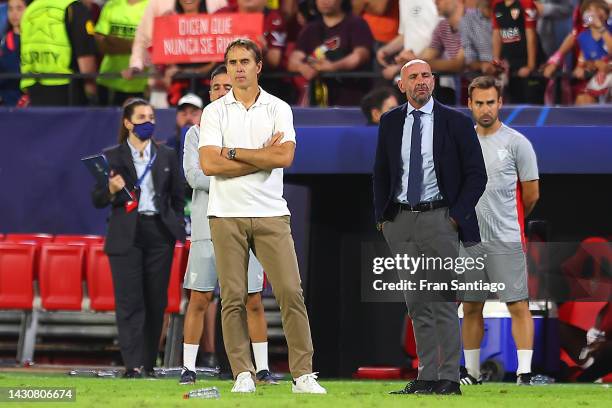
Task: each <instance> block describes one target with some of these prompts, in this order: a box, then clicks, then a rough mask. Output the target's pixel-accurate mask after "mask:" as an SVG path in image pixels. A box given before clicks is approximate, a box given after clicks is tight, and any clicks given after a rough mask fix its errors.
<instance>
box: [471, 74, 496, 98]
mask: <svg viewBox="0 0 612 408" xmlns="http://www.w3.org/2000/svg"><path fill="white" fill-rule="evenodd" d="M491 88H495V90H496V91H497V97H498V98H499V97H500V96H502V87H501V84H500V83H499V81H498V80H496V79H495V78H493V77H492V76H485V75H483V76H479V77H476V78H474V80H473V81H472V82H471V83H470V86H468V97H469V98H470V99H472V92H473V91H474V89H491Z"/></svg>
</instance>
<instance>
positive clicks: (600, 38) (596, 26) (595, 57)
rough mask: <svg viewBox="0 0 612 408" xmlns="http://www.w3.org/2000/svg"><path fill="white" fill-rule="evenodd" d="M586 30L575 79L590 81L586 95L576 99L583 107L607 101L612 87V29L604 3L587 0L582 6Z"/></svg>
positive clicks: (583, 93) (580, 37)
mask: <svg viewBox="0 0 612 408" xmlns="http://www.w3.org/2000/svg"><path fill="white" fill-rule="evenodd" d="M580 9H581V11H582V16H583V20H584V25H585V26H586V27H587V29H586V30H584V31H583V32H581V33H580V34H578V36H577V37H576V40H577V42H578V46H579V48H580V55H579V57H578V64H577V66H576V69H574V76H575V77H576V78H578V79H588V78H589V77H591V78H590V80H589V81H588V83H587V85H586V87H585V89H584V91H583V92H581V93H580V94H578V95H577V96H576V104H577V105H584V104H590V103H595V102H597V99H602V101H605V100H606V98H607V96H608V94H609V91H610V87H611V86H612V74H611V73H610V72H611V71H612V70H611V68H610V64H609V60H610V54H609V50H612V25H611V24H610V21H609V20H608V19H609V15H610V10H609V7H608V4H607V3H606V2H605V1H604V0H587V1H585V2H584V3H583V4H582V6H581V8H580Z"/></svg>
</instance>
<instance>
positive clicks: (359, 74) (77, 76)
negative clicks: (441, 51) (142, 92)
mask: <svg viewBox="0 0 612 408" xmlns="http://www.w3.org/2000/svg"><path fill="white" fill-rule="evenodd" d="M434 74H435V75H436V76H458V77H461V78H463V77H468V78H472V77H475V76H476V75H478V73H475V72H465V73H462V74H457V73H452V72H436V73H434ZM208 76H209V75H208V74H206V75H203V74H199V73H183V72H180V73H177V74H175V75H174V76H173V79H188V80H189V81H190V84H189V91H190V92H194V90H195V89H196V84H197V81H198V80H200V79H207V78H208ZM297 76H300V74H299V73H296V72H288V71H276V72H266V73H264V74H262V75H261V78H264V79H284V78H293V77H297ZM132 77H133V78H156V79H161V78H163V75H161V74H160V73H159V72H157V71H149V72H140V73H137V74H134V75H133V76H132ZM319 77H320V78H338V79H380V80H383V81H387V80H386V79H384V78H383V77H382V76H381V75H380V73H377V72H372V71H351V72H323V73H321V74H320V75H319ZM22 78H31V79H58V78H67V79H71V81H70V84H69V91H70V98H72V87H73V86H74V83H73V81H72V80H87V79H90V80H92V79H97V78H108V79H115V78H122V75H121V73H120V72H105V73H99V72H97V73H88V74H82V73H73V74H51V73H45V74H22V73H18V72H10V73H2V72H0V80H3V79H22ZM529 78H533V79H549V78H546V77H544V76H543V75H541V74H540V73H536V74H532V75H530V76H529ZM564 78H566V79H572V78H573V77H572V75H571V73H565V72H557V73H555V75H554V76H553V77H552V78H551V79H554V81H555V87H554V101H555V104H560V103H561V79H564ZM388 82H391V81H388ZM68 106H73V103H72V101H70V102H69V105H68Z"/></svg>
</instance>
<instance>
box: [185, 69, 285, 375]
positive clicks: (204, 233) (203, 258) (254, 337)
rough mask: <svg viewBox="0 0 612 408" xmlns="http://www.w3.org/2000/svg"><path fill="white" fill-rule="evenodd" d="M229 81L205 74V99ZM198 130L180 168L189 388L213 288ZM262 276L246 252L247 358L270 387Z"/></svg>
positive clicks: (222, 72)
mask: <svg viewBox="0 0 612 408" xmlns="http://www.w3.org/2000/svg"><path fill="white" fill-rule="evenodd" d="M231 88H232V86H231V82H230V80H229V76H228V75H227V70H226V69H225V66H223V65H222V66H219V67H217V69H215V70H214V71H213V73H212V75H211V84H210V99H211V101H214V100H216V99H218V98H220V97H222V96H223V95H225V94H226V93H227V92H229V90H231ZM199 137H200V128H199V126H197V125H196V126H192V127H191V128H190V129H189V131H188V132H187V134H186V135H185V145H184V154H183V169H184V171H185V178H186V179H187V183H189V185H190V186H191V188H192V189H193V197H192V201H191V249H190V251H189V259H188V261H187V271H186V272H185V283H184V284H183V287H184V288H185V289H189V290H190V291H191V294H190V297H189V306H188V307H187V313H186V314H185V325H184V328H183V332H184V336H183V337H184V342H183V365H184V367H183V371H182V373H181V379H180V383H181V384H194V383H195V381H196V372H195V371H196V369H195V362H196V357H197V354H198V348H199V343H200V337H201V336H202V332H203V321H204V315H205V314H206V310H207V309H208V306H209V305H210V303H211V302H212V300H213V291H214V289H215V286H216V284H217V272H216V268H215V253H214V250H213V244H212V240H211V236H210V227H209V225H208V218H207V209H208V190H209V186H210V177H208V176H206V175H205V174H204V172H203V171H202V169H201V168H200V159H199V152H198V142H199ZM263 280H264V273H263V268H262V266H261V264H260V263H259V261H258V260H257V258H255V255H254V254H253V252H251V253H250V258H249V268H248V292H249V295H248V300H247V307H246V309H247V320H248V326H249V336H250V338H251V343H252V346H253V355H254V357H255V365H256V368H257V380H258V381H259V382H263V383H268V384H276V383H277V382H276V381H275V380H274V378H273V376H272V374H271V373H270V370H269V369H268V343H267V323H266V318H265V314H264V308H263V304H262V301H261V291H262V289H263Z"/></svg>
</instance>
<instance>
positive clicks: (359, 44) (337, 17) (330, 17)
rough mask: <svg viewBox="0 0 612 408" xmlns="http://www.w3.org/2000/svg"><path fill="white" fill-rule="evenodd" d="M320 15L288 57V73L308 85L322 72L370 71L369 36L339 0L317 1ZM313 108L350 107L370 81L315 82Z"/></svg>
mask: <svg viewBox="0 0 612 408" xmlns="http://www.w3.org/2000/svg"><path fill="white" fill-rule="evenodd" d="M317 9H318V10H319V12H320V13H321V15H322V19H321V20H316V21H313V22H311V23H309V24H308V25H306V27H304V29H303V30H302V32H301V33H300V36H299V37H298V41H297V44H296V49H295V50H294V51H293V53H292V54H291V56H290V57H289V70H290V71H293V72H299V73H300V74H302V76H303V77H304V78H305V79H306V80H308V81H311V80H313V79H315V78H317V77H318V76H319V74H321V73H326V72H342V71H360V70H368V69H369V68H370V65H369V63H370V58H371V50H372V45H373V38H372V32H371V31H370V28H369V27H368V24H367V23H366V22H365V21H364V20H363V19H362V18H361V17H356V16H353V15H351V14H347V13H346V12H345V11H343V10H342V7H341V0H317ZM317 82H318V84H319V85H320V86H319V87H318V89H319V92H318V96H317V97H315V98H314V99H315V101H316V104H317V105H321V106H327V105H341V106H351V105H354V104H355V103H356V101H359V100H360V99H361V97H362V96H363V94H365V93H366V92H367V90H368V88H369V84H370V81H367V80H363V79H350V78H323V79H321V80H320V81H317Z"/></svg>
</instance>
